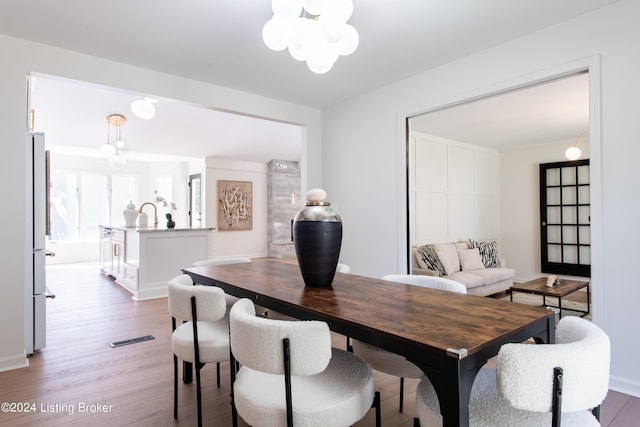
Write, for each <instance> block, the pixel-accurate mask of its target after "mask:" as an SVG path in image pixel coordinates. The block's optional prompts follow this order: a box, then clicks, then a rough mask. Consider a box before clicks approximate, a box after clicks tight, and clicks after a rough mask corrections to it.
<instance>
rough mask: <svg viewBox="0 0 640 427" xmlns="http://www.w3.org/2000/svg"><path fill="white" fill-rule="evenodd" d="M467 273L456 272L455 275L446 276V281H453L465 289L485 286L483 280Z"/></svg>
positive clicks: (478, 276) (476, 275)
mask: <svg viewBox="0 0 640 427" xmlns="http://www.w3.org/2000/svg"><path fill="white" fill-rule="evenodd" d="M475 271H478V270H474V272H473V273H472V272H469V271H456V272H455V273H453V274H451V275H449V276H446V278H447V279H451V280H455V281H456V282H460V283H462V284H463V285H464V286H466V288H467V289H471V288H476V287H478V286H484V285H485V284H486V281H485V278H484V277H482V276H480V275H478V274H475Z"/></svg>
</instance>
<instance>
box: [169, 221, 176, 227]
mask: <svg viewBox="0 0 640 427" xmlns="http://www.w3.org/2000/svg"><path fill="white" fill-rule="evenodd" d="M175 226H176V222H175V221H172V220H169V221H167V228H174V227H175Z"/></svg>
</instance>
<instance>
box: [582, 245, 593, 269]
mask: <svg viewBox="0 0 640 427" xmlns="http://www.w3.org/2000/svg"><path fill="white" fill-rule="evenodd" d="M580 264H582V265H591V247H590V246H580Z"/></svg>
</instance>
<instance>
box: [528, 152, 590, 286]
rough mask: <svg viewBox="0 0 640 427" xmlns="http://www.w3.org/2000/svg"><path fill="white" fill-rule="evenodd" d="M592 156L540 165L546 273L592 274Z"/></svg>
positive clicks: (542, 248) (543, 248)
mask: <svg viewBox="0 0 640 427" xmlns="http://www.w3.org/2000/svg"><path fill="white" fill-rule="evenodd" d="M590 188H591V187H590V181H589V159H585V160H575V161H570V162H557V163H543V164H541V165H540V250H541V254H540V255H541V264H542V265H541V271H542V272H543V273H553V274H566V275H571V276H581V277H590V276H591V224H590V222H591V199H590V193H591V191H590Z"/></svg>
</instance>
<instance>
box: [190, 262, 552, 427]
mask: <svg viewBox="0 0 640 427" xmlns="http://www.w3.org/2000/svg"><path fill="white" fill-rule="evenodd" d="M183 271H184V272H185V273H186V274H188V275H189V276H191V278H192V279H193V281H194V282H195V283H201V284H204V285H214V286H219V287H221V288H222V289H223V290H224V291H225V292H227V293H229V294H231V295H235V296H237V297H244V298H250V299H252V300H253V301H254V303H256V304H258V305H261V306H263V307H266V308H268V309H271V310H275V311H278V312H280V313H283V314H287V315H289V316H292V317H295V318H298V319H317V320H323V321H326V322H327V323H328V325H329V327H330V328H331V330H333V331H334V332H337V333H340V334H343V335H345V336H348V337H351V338H354V339H357V340H360V341H363V342H366V343H369V344H372V345H375V346H378V347H381V348H384V349H386V350H389V351H392V352H394V353H396V354H400V355H403V356H405V357H406V358H407V359H408V360H410V361H412V362H413V363H415V364H416V365H417V366H419V367H420V368H421V369H422V370H423V371H424V373H425V374H426V375H427V376H428V377H429V379H430V380H431V382H432V384H433V385H434V387H435V389H436V392H437V394H438V397H439V401H440V410H441V412H442V415H443V425H444V426H445V427H449V426H468V425H469V398H470V395H471V388H472V386H473V381H474V378H475V376H476V373H477V372H478V370H479V369H480V368H481V367H482V366H483V365H484V364H485V363H486V361H487V360H488V359H489V358H490V357H492V356H495V355H496V354H497V353H498V351H499V350H500V346H501V345H502V344H505V343H508V342H520V341H524V340H526V339H528V338H531V337H539V338H541V339H542V340H543V341H545V342H554V340H555V314H554V312H553V311H551V310H547V309H544V308H540V307H532V306H529V305H524V304H518V303H513V302H509V301H502V300H497V299H492V298H487V297H478V296H472V295H463V294H456V293H452V292H446V291H442V290H436V289H429V288H423V287H419V286H412V285H405V284H400V283H392V282H387V281H383V280H380V279H373V278H369V277H364V276H357V275H353V274H342V273H336V275H335V278H334V280H333V283H332V285H331V286H330V287H325V288H314V287H307V286H305V284H304V281H303V280H302V275H301V274H300V270H299V268H298V266H297V264H294V263H286V262H279V261H260V262H252V263H244V264H231V265H221V266H210V267H191V268H186V269H184V270H183Z"/></svg>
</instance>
